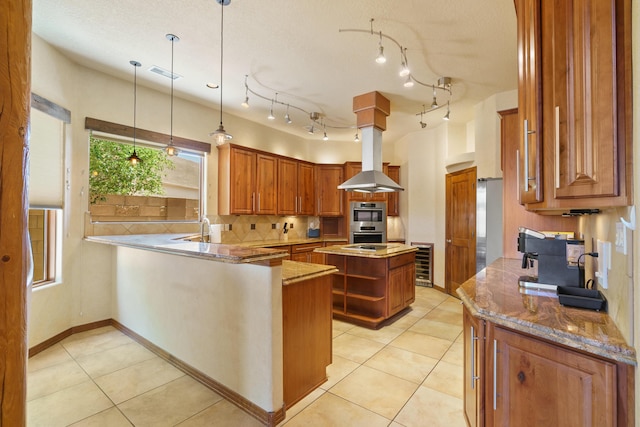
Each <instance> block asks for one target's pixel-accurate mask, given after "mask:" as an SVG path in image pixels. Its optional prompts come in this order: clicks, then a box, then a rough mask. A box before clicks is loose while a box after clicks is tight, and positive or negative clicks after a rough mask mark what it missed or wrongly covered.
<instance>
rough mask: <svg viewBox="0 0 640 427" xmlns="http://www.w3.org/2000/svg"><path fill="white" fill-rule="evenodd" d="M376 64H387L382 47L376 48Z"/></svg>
mask: <svg viewBox="0 0 640 427" xmlns="http://www.w3.org/2000/svg"><path fill="white" fill-rule="evenodd" d="M376 62H377V63H378V64H384V63H385V62H387V58H385V56H384V46H382V45H380V46H378V56H376Z"/></svg>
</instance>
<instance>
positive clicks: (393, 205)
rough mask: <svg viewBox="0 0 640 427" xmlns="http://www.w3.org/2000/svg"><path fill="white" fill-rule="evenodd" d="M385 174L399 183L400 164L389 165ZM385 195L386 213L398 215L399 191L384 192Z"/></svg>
mask: <svg viewBox="0 0 640 427" xmlns="http://www.w3.org/2000/svg"><path fill="white" fill-rule="evenodd" d="M387 175H389V178H391V179H392V180H394V181H395V182H397V183H398V184H400V166H391V165H390V166H389V167H388V168H387ZM386 195H387V215H388V216H398V215H400V197H399V196H400V192H398V191H394V192H393V193H386Z"/></svg>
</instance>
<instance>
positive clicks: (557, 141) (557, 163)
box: [554, 105, 560, 188]
mask: <svg viewBox="0 0 640 427" xmlns="http://www.w3.org/2000/svg"><path fill="white" fill-rule="evenodd" d="M555 113H556V117H555V119H556V123H555V127H556V128H555V145H556V146H555V158H554V160H555V181H556V188H560V106H558V105H556V111H555Z"/></svg>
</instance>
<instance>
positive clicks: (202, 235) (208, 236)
mask: <svg viewBox="0 0 640 427" xmlns="http://www.w3.org/2000/svg"><path fill="white" fill-rule="evenodd" d="M205 224H206V227H207V228H206V229H205ZM205 230H206V232H205ZM205 236H206V238H205ZM200 241H201V242H205V243H209V242H210V241H211V223H210V222H209V218H207V217H206V216H203V217H202V219H201V220H200Z"/></svg>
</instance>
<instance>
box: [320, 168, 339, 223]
mask: <svg viewBox="0 0 640 427" xmlns="http://www.w3.org/2000/svg"><path fill="white" fill-rule="evenodd" d="M316 177H317V179H316V199H317V203H316V215H318V216H343V215H344V206H343V205H344V203H343V197H344V192H345V191H344V190H338V185H340V184H342V183H343V182H344V168H343V166H342V165H316Z"/></svg>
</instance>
